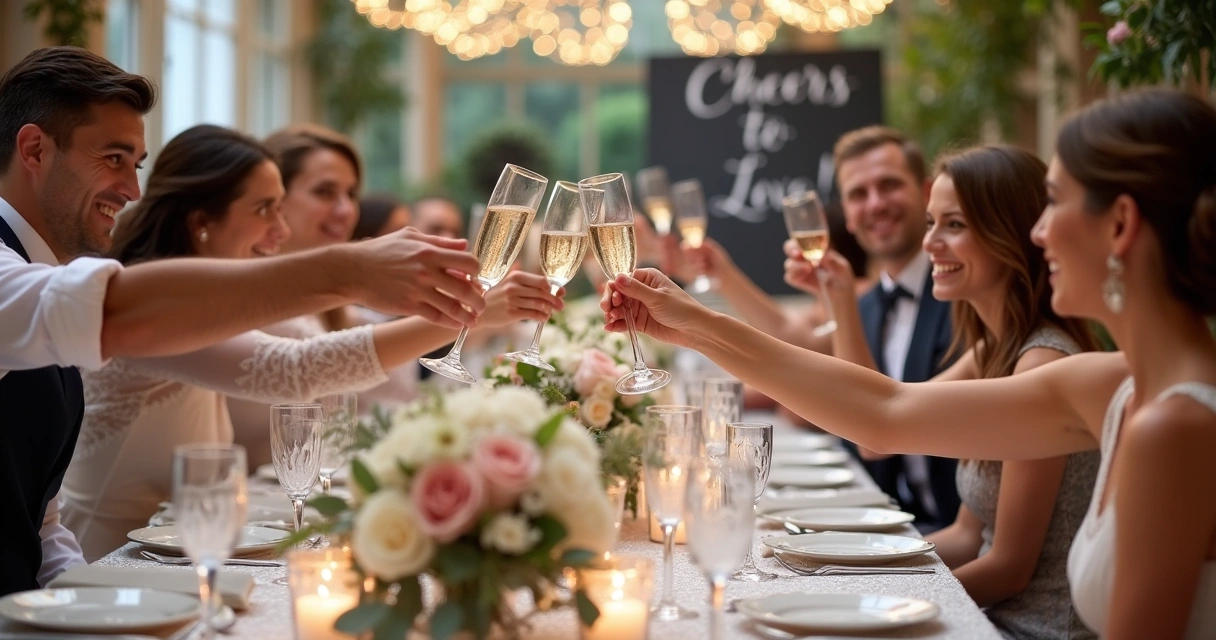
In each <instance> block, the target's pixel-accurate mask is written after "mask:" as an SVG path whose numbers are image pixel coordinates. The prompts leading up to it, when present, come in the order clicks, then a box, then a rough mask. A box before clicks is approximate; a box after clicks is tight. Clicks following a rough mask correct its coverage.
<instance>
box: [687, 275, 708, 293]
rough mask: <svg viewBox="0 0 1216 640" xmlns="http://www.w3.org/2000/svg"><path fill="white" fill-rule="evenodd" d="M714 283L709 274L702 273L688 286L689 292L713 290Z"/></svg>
mask: <svg viewBox="0 0 1216 640" xmlns="http://www.w3.org/2000/svg"><path fill="white" fill-rule="evenodd" d="M713 288H714V283H713V281H712V280H710V279H709V276H706V275H700V276H697V277H696V278H695V279H693V281H692V284H691V285H690V286H689V287H688V291H689V293H709V292H710V291H713Z"/></svg>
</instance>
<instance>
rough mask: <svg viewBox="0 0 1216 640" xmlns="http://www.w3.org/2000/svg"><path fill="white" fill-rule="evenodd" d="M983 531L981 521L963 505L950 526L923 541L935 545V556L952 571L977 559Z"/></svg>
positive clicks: (981, 544) (982, 539)
mask: <svg viewBox="0 0 1216 640" xmlns="http://www.w3.org/2000/svg"><path fill="white" fill-rule="evenodd" d="M983 530H984V523H983V521H981V520H980V519H979V518H977V517H975V514H974V513H971V510H970V509H968V508H967V505H963V506H961V507H959V508H958V515H957V516H955V518H954V522H952V523H951V524H950V526H948V527H946V528H944V529H941V530H939V531H934V532H933V533H931V534H929V535H927V536H925V540H928V541H929V542H932V543H933V544H935V545H937V549H936V551H937V555H938V556H939V557H941V559H942V562H944V563H946V566H947V567H950V569H952V570H953V569H955V568H957V567H961V566H963V565H964V564H967V563H968V562H971V561H972V560H975V559H976V558H977V557H979V555H980V547H981V546H983V544H984V538H983Z"/></svg>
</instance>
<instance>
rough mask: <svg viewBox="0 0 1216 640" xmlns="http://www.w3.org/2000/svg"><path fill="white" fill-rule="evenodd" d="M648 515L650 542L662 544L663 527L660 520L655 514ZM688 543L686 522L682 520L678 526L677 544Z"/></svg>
mask: <svg viewBox="0 0 1216 640" xmlns="http://www.w3.org/2000/svg"><path fill="white" fill-rule="evenodd" d="M648 515H649V516H650V541H651V542H662V541H663V526H662V525H660V524H659V519H658V518H656V517H655V516H654V514H653V513H648ZM686 541H687V540H686V536H685V533H684V521H683V520H681V521H680V524H678V525H676V534H675V543H676V544H684V543H685V542H686Z"/></svg>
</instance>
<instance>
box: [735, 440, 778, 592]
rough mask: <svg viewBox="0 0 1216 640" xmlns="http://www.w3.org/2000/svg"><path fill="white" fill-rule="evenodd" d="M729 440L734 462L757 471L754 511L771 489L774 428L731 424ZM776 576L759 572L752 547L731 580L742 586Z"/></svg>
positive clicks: (775, 577) (766, 580)
mask: <svg viewBox="0 0 1216 640" xmlns="http://www.w3.org/2000/svg"><path fill="white" fill-rule="evenodd" d="M726 437H727V441H728V443H729V449H728V451H729V452H730V453H729V457H730V458H731V459H732V460H746V461H750V462H751V463H752V465H753V467H754V469H755V474H754V475H755V478H756V482H755V495H754V496H752V510H753V511H754V510H755V508H756V504H757V503H759V502H760V496H762V495H764V488H765V487H766V486H768V472H769V470H770V468H771V467H772V462H773V425H771V424H766V423H762V422H732V423H730V424H729V425H727V426H726ZM777 577H778V576H777V575H776V574H772V573H768V572H767V571H761V570H760V569H758V568H756V557H755V554H754V553H753V551H752V546H751V545H750V544H749V545H748V547H747V560H745V561H744V562H743V566H742V567H741V568H740V569H739V570H738V571H736V572H735V573H734V575H732V576H731V579H732V580H740V581H743V582H768V581H769V580H776V579H777Z"/></svg>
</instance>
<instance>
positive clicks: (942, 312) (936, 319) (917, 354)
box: [904, 273, 950, 382]
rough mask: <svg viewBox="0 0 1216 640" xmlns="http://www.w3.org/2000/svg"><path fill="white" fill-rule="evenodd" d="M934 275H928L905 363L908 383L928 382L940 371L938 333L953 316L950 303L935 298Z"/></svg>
mask: <svg viewBox="0 0 1216 640" xmlns="http://www.w3.org/2000/svg"><path fill="white" fill-rule="evenodd" d="M932 278H933V274H932V273H930V274H929V275H928V276H926V280H927V282H926V284H925V287H924V289H923V290H922V291H923V293H921V296H920V308H919V309H918V310H917V312H916V326H915V327H913V329H912V342H911V343H910V344H909V345H908V360H907V362H906V363H905V364H904V380H905V381H906V382H924V381H925V380H928V379H929V378H932V377H933V375H934V372H936V371H937V363H936V362H934V361H933V352H934V349H935V348H936V346H937V334H938V333H939V331H940V330H941V325H942V323H943V322H945V321H947V320H948V319H949V317H950V305H949V304H948V303H945V302H941V301H939V300H937V299H935V298H934V297H933V282H932Z"/></svg>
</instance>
